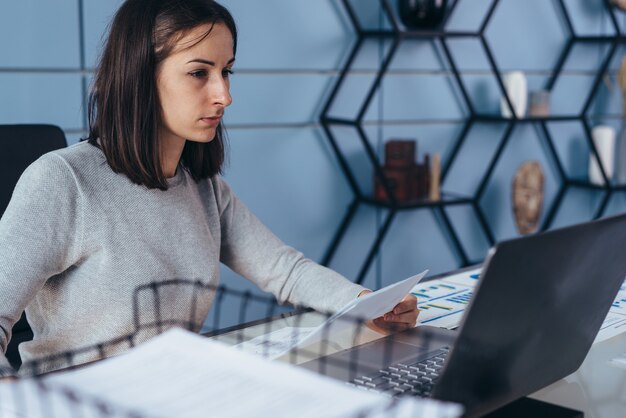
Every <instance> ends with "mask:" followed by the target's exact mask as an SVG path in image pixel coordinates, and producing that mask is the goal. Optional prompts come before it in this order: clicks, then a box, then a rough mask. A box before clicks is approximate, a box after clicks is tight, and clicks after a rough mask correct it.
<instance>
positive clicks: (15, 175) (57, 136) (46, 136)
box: [0, 125, 67, 369]
mask: <svg viewBox="0 0 626 418" xmlns="http://www.w3.org/2000/svg"><path fill="white" fill-rule="evenodd" d="M66 146H67V141H66V140H65V134H64V133H63V131H62V130H61V129H60V128H59V127H57V126H53V125H0V216H2V214H4V211H5V210H6V208H7V206H8V204H9V201H10V200H11V195H12V194H13V189H14V188H15V184H16V183H17V181H18V179H19V178H20V176H21V175H22V172H24V170H25V169H26V167H28V166H29V165H30V164H31V163H32V162H34V161H35V160H36V159H37V158H39V157H40V156H41V155H43V154H45V153H47V152H50V151H53V150H55V149H59V148H64V147H66ZM32 338H33V332H32V331H31V329H30V326H29V325H28V321H27V320H26V315H25V314H24V313H22V317H21V319H20V320H19V321H18V322H17V323H16V324H15V326H14V327H13V337H12V338H11V342H10V343H9V346H8V347H7V352H6V356H7V359H8V360H9V363H11V365H12V366H13V367H15V368H16V369H17V368H18V367H19V366H20V365H21V363H22V361H21V359H20V355H19V353H18V351H17V346H18V345H19V344H20V343H22V342H24V341H29V340H31V339H32Z"/></svg>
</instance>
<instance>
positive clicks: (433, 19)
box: [398, 0, 448, 29]
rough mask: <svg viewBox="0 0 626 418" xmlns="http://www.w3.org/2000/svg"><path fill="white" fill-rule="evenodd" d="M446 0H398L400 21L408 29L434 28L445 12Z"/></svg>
mask: <svg viewBox="0 0 626 418" xmlns="http://www.w3.org/2000/svg"><path fill="white" fill-rule="evenodd" d="M447 3H448V1H447V0H398V9H399V12H400V19H401V20H402V23H404V25H405V26H406V27H407V28H409V29H424V28H434V27H436V26H438V25H439V24H440V23H441V22H442V21H443V17H444V16H445V14H446V7H447Z"/></svg>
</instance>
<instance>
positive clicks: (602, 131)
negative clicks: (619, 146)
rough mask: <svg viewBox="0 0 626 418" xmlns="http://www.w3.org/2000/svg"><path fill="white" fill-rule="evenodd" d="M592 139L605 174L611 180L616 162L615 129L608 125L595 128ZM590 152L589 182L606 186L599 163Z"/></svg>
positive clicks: (592, 131)
mask: <svg viewBox="0 0 626 418" xmlns="http://www.w3.org/2000/svg"><path fill="white" fill-rule="evenodd" d="M591 138H592V139H593V143H594V145H595V146H596V150H597V151H598V154H599V156H600V161H601V162H602V167H603V168H604V173H605V174H606V177H607V178H608V179H609V180H611V177H613V167H614V160H615V129H613V127H612V126H607V125H598V126H595V127H594V128H593V129H592V130H591ZM589 152H590V154H589V181H590V182H591V183H593V184H596V185H599V186H602V185H604V178H603V177H602V173H601V172H600V167H599V166H598V161H597V159H596V157H595V155H594V154H593V152H592V151H591V150H590V151H589Z"/></svg>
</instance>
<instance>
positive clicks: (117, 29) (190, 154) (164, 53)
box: [87, 0, 237, 190]
mask: <svg viewBox="0 0 626 418" xmlns="http://www.w3.org/2000/svg"><path fill="white" fill-rule="evenodd" d="M207 23H208V24H210V29H209V31H208V32H207V33H206V34H205V35H204V37H206V36H207V35H208V34H209V33H210V32H211V30H212V29H213V25H215V24H216V23H223V24H224V25H226V27H227V28H228V29H229V30H230V32H231V34H232V37H233V54H235V52H236V49H237V28H236V26H235V22H234V20H233V18H232V16H231V14H230V13H229V12H228V10H227V9H226V8H224V7H223V6H221V5H220V4H218V3H216V2H215V1H212V0H126V1H125V2H124V4H123V5H122V6H121V7H120V9H119V10H118V11H117V13H116V15H115V17H114V19H113V22H112V24H111V28H110V31H109V36H108V40H107V42H106V44H105V46H104V50H103V52H102V56H101V58H100V62H99V65H98V67H97V69H96V74H95V78H94V83H93V87H92V91H91V94H90V96H89V105H88V115H89V136H88V138H87V139H88V140H89V142H90V143H91V144H92V145H96V146H98V147H100V148H101V149H102V151H103V153H104V155H105V156H106V159H107V162H108V163H109V165H110V166H111V168H112V169H113V171H115V172H116V173H123V174H125V175H126V176H128V178H130V180H131V181H133V182H134V183H137V184H143V185H145V186H146V187H148V188H158V189H161V190H166V189H167V179H166V178H165V175H164V174H163V170H162V168H161V158H160V152H159V150H160V142H159V135H158V130H159V125H160V106H159V98H158V94H157V84H156V69H157V66H158V64H159V63H160V62H161V61H163V60H164V59H165V58H167V57H168V56H169V55H170V54H171V53H172V50H173V49H174V47H175V45H176V42H177V41H178V40H179V39H180V37H181V36H182V35H183V34H184V33H186V32H188V31H190V30H192V29H194V28H196V27H198V26H199V25H202V24H207ZM204 37H201V38H200V39H198V41H197V42H200V41H201V40H202V39H203V38H204ZM190 46H192V45H190ZM224 158H225V138H224V128H223V127H222V124H221V123H220V125H219V126H218V128H217V131H216V134H215V138H214V139H213V140H212V141H210V142H208V143H198V142H192V141H187V142H186V143H185V147H184V149H183V153H182V156H181V164H182V166H183V167H184V168H185V170H187V171H188V172H189V173H190V174H191V176H192V177H193V178H194V179H195V180H196V181H199V180H200V179H203V178H208V177H212V176H214V175H216V174H218V173H221V172H222V166H223V164H224Z"/></svg>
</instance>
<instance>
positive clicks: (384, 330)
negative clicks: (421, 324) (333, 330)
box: [358, 290, 419, 334]
mask: <svg viewBox="0 0 626 418" xmlns="http://www.w3.org/2000/svg"><path fill="white" fill-rule="evenodd" d="M368 293H372V291H371V290H363V291H362V292H361V293H359V296H358V297H361V296H364V295H367V294H368ZM418 315H419V309H417V298H416V297H415V296H414V295H412V294H410V293H409V294H408V295H406V296H405V297H404V298H402V300H401V301H400V303H398V304H397V305H396V306H394V308H393V309H392V310H391V311H389V312H387V313H386V314H384V315H383V316H380V317H378V318H375V319H373V320H371V321H367V322H366V325H367V326H368V327H369V328H371V329H373V330H374V331H376V332H380V333H381V334H389V332H390V331H393V332H397V331H402V330H405V329H408V328H413V327H415V325H416V323H417V317H418Z"/></svg>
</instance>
